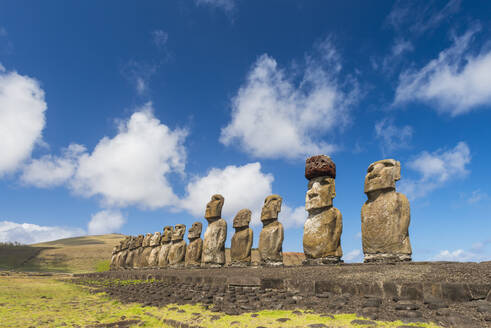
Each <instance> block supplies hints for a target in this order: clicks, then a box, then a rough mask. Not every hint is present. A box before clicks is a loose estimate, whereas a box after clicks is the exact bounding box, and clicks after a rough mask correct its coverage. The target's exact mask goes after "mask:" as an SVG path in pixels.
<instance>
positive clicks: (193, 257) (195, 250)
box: [185, 222, 203, 267]
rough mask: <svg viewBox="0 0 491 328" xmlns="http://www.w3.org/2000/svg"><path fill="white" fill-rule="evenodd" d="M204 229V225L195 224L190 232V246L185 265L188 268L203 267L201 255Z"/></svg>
mask: <svg viewBox="0 0 491 328" xmlns="http://www.w3.org/2000/svg"><path fill="white" fill-rule="evenodd" d="M202 229H203V225H202V224H201V222H194V223H193V225H192V226H191V228H190V229H189V230H188V239H189V244H188V247H187V248H186V259H185V265H186V266H187V267H199V266H200V265H201V254H202V252H203V240H202V239H201V231H202Z"/></svg>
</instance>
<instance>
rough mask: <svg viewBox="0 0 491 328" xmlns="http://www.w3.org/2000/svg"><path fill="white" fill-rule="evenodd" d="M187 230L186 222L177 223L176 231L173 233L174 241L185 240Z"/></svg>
mask: <svg viewBox="0 0 491 328" xmlns="http://www.w3.org/2000/svg"><path fill="white" fill-rule="evenodd" d="M185 232H186V226H185V225H184V224H176V226H175V227H174V232H173V233H172V241H179V240H183V239H184V233H185Z"/></svg>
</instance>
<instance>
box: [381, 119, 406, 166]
mask: <svg viewBox="0 0 491 328" xmlns="http://www.w3.org/2000/svg"><path fill="white" fill-rule="evenodd" d="M375 135H376V136H377V138H378V139H381V140H382V144H381V148H382V153H383V156H384V157H385V156H386V154H387V153H391V152H393V151H395V150H397V149H400V148H406V147H408V145H409V142H410V141H411V138H412V136H413V128H412V127H411V126H409V125H405V126H396V125H394V120H393V119H390V118H384V119H382V120H380V121H378V122H377V123H375Z"/></svg>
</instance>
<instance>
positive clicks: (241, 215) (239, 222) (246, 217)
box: [233, 208, 252, 228]
mask: <svg viewBox="0 0 491 328" xmlns="http://www.w3.org/2000/svg"><path fill="white" fill-rule="evenodd" d="M251 216H252V212H251V210H249V209H247V208H244V209H242V210H240V211H239V212H238V213H237V214H236V215H235V217H234V223H233V226H234V228H242V227H248V226H249V223H250V222H251Z"/></svg>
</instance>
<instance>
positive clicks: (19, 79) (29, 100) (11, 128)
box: [0, 66, 47, 177]
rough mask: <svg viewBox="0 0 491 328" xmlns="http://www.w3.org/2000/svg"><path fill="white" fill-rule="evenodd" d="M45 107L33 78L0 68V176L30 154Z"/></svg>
mask: <svg viewBox="0 0 491 328" xmlns="http://www.w3.org/2000/svg"><path fill="white" fill-rule="evenodd" d="M2 68H3V66H2ZM46 108H47V106H46V102H45V100H44V91H43V90H42V89H41V87H40V85H39V83H38V82H37V81H36V80H34V79H33V78H30V77H28V76H25V75H20V74H18V73H17V72H5V69H4V68H3V69H2V70H0V153H1V154H2V156H0V177H1V176H2V175H3V174H5V173H9V172H13V171H15V170H17V169H18V168H19V167H20V165H21V164H22V163H23V162H24V161H25V160H26V159H27V158H29V157H30V155H31V152H32V150H33V148H34V145H35V144H36V141H38V140H40V139H41V137H42V135H41V132H42V130H43V128H44V125H45V121H46V118H45V111H46Z"/></svg>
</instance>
